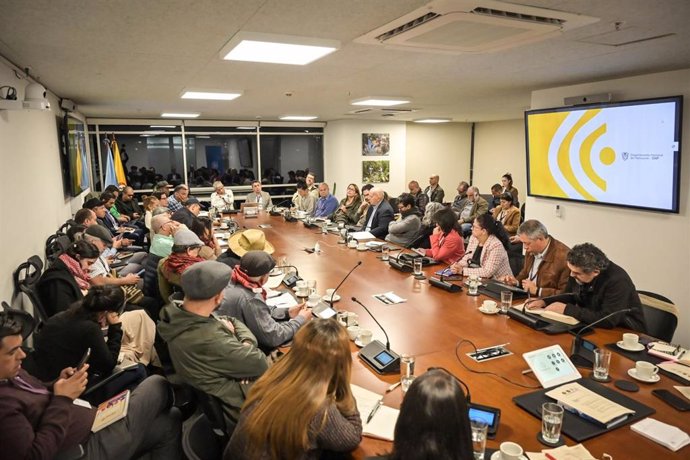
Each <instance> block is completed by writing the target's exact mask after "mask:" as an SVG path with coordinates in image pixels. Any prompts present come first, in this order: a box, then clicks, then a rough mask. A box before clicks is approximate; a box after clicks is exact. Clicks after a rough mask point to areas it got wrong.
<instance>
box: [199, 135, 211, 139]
mask: <svg viewBox="0 0 690 460" xmlns="http://www.w3.org/2000/svg"><path fill="white" fill-rule="evenodd" d="M196 138H197V139H211V136H196Z"/></svg>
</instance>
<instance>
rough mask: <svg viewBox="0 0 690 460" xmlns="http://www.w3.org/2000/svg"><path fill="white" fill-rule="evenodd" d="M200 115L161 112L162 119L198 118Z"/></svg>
mask: <svg viewBox="0 0 690 460" xmlns="http://www.w3.org/2000/svg"><path fill="white" fill-rule="evenodd" d="M199 115H201V114H200V113H179V112H163V113H161V117H163V118H198V117H199Z"/></svg>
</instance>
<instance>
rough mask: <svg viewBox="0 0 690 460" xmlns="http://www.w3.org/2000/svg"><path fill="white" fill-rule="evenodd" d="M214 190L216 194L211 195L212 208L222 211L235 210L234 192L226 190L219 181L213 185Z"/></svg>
mask: <svg viewBox="0 0 690 460" xmlns="http://www.w3.org/2000/svg"><path fill="white" fill-rule="evenodd" d="M213 188H214V190H215V192H213V193H211V207H213V208H216V209H221V210H230V209H235V196H234V195H233V193H232V190H230V189H228V190H226V189H225V186H224V185H223V183H222V182H221V181H219V180H217V181H215V182H214V183H213Z"/></svg>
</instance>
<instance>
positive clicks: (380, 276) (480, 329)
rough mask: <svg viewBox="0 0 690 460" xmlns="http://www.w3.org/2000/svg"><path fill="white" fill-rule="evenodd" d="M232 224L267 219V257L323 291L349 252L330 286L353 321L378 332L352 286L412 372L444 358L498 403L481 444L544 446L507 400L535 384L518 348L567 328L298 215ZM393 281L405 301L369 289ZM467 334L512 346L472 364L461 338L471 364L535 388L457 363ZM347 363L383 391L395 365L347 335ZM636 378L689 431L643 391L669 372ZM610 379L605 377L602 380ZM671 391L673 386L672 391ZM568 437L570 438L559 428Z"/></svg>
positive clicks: (626, 436) (643, 449)
mask: <svg viewBox="0 0 690 460" xmlns="http://www.w3.org/2000/svg"><path fill="white" fill-rule="evenodd" d="M235 219H236V220H237V221H238V223H239V224H240V228H244V227H246V228H259V225H265V224H268V225H270V228H263V229H262V230H263V231H264V232H265V234H266V237H267V239H268V241H270V242H271V243H272V244H273V245H274V246H275V248H276V251H275V253H274V254H273V256H274V257H275V258H276V260H280V259H282V258H283V257H286V258H287V260H288V263H289V264H292V265H296V266H297V267H298V268H299V274H300V276H301V277H302V278H304V279H315V280H316V281H317V291H318V292H319V293H322V294H323V293H325V291H326V289H328V288H335V287H336V286H337V284H338V283H339V282H340V281H341V280H342V278H343V277H344V276H345V275H346V274H347V272H348V271H349V270H350V269H352V267H354V266H355V264H356V263H357V262H358V261H362V262H363V263H362V265H361V266H360V267H359V268H357V269H356V270H355V271H354V272H353V273H352V275H351V276H350V278H349V279H348V280H347V281H346V282H345V284H343V286H342V287H341V288H340V289H339V290H338V294H340V295H341V297H342V300H341V301H340V302H338V303H337V304H336V306H337V309H343V310H348V311H353V312H356V313H357V314H358V315H359V324H360V326H362V327H364V328H367V329H371V330H372V331H373V332H374V338H381V339H383V334H382V333H381V332H380V330H379V328H378V327H377V325H376V323H375V322H374V321H373V320H372V319H371V317H370V316H369V315H368V314H367V313H366V311H364V309H362V308H361V307H360V306H359V305H357V304H356V303H354V302H352V301H351V300H350V298H351V297H352V296H356V297H357V298H358V299H359V300H360V301H361V302H362V303H364V304H365V305H366V306H367V307H368V308H369V309H370V310H371V311H372V313H373V314H374V315H376V318H377V319H378V320H379V322H380V323H381V324H382V325H383V326H384V327H385V328H386V331H387V332H388V335H389V337H390V343H391V349H393V350H394V351H396V352H397V353H399V354H402V353H408V354H412V355H415V356H416V372H415V373H416V374H417V375H420V374H421V373H423V372H424V371H425V370H426V369H427V368H429V367H433V366H437V367H444V368H446V369H447V370H449V371H450V372H452V373H454V374H455V375H456V376H457V377H458V378H460V379H462V380H463V381H464V382H465V383H466V384H467V385H468V386H469V388H470V391H471V395H472V401H473V402H476V403H479V404H485V405H489V406H494V407H499V408H500V409H501V424H500V427H499V429H498V433H497V436H496V439H494V440H489V441H488V443H487V447H489V448H494V449H496V448H498V445H499V444H500V443H501V442H503V441H508V440H510V441H514V442H517V443H519V444H520V445H521V446H522V447H523V448H524V449H525V450H526V451H540V450H541V449H543V448H545V446H543V445H541V444H540V443H539V442H538V441H537V440H536V434H537V433H538V432H539V431H540V430H541V421H540V420H539V419H537V418H535V417H533V416H531V415H530V414H528V413H527V412H525V411H524V410H522V409H521V408H519V407H518V406H517V405H516V404H515V403H513V401H512V398H513V397H515V396H518V395H521V394H524V393H527V392H531V391H536V390H537V389H539V388H540V387H539V382H538V381H537V380H536V379H535V378H534V376H532V375H529V374H528V375H523V374H522V371H523V370H525V369H527V364H526V363H525V361H524V360H523V359H522V356H521V355H522V353H525V352H527V351H531V350H535V349H538V348H542V347H546V346H549V345H552V344H560V345H561V346H562V347H563V349H564V350H566V351H568V350H570V345H571V343H572V339H573V337H572V336H571V335H569V334H560V335H546V334H543V333H540V332H538V331H535V330H533V329H530V328H529V327H527V326H525V325H523V324H521V323H519V322H517V321H514V320H511V319H509V318H508V317H507V316H504V315H485V314H482V313H481V312H479V311H478V310H477V309H478V307H479V306H480V305H481V303H482V302H483V301H484V300H486V299H487V298H486V297H484V296H478V297H471V296H468V295H466V294H465V293H464V292H461V293H449V292H446V291H444V290H441V289H438V288H435V287H432V286H431V285H430V284H429V283H428V281H426V280H422V281H419V280H416V279H415V278H414V277H413V276H411V275H410V274H406V273H402V272H399V271H397V270H395V269H393V268H391V267H390V266H389V265H388V264H387V263H386V262H383V261H381V260H379V259H378V258H377V256H378V255H380V254H377V253H374V252H370V251H358V250H356V249H349V248H347V247H346V246H345V245H342V244H338V240H339V236H337V235H334V234H327V235H324V234H321V233H320V231H318V230H317V229H313V228H312V229H309V228H306V227H305V226H304V225H303V224H302V223H301V222H296V223H294V222H293V223H289V222H285V221H284V219H283V218H282V217H272V216H269V215H268V213H265V212H262V213H261V215H260V216H259V217H258V218H252V219H246V220H245V219H243V217H242V216H235ZM317 241H318V242H319V244H320V246H321V253H319V254H316V253H314V254H309V253H307V252H306V251H304V249H305V248H312V247H313V246H314V243H315V242H317ZM438 269H439V267H438V266H436V267H429V268H428V269H426V270H425V272H426V274H427V276H429V275H430V274H432V273H433V271H436V270H438ZM387 291H393V292H395V293H396V294H397V295H399V296H401V297H403V298H405V299H407V302H405V303H402V304H397V305H384V304H383V303H381V302H380V301H378V300H376V299H374V298H373V297H372V296H373V295H374V294H378V293H382V292H387ZM623 332H626V331H625V330H622V329H614V330H604V329H597V331H596V333H595V334H592V335H590V336H588V337H587V338H588V340H591V341H593V342H595V343H596V344H597V345H599V346H603V345H604V344H607V343H612V342H616V341H618V340H620V339H621V334H622V333H623ZM461 339H465V340H470V341H472V342H473V343H474V344H475V345H476V346H477V348H482V347H487V346H492V345H497V344H502V343H510V345H508V348H509V349H510V350H511V351H512V352H513V353H514V354H513V355H511V356H508V357H504V358H500V359H496V360H491V361H488V362H485V363H481V364H477V363H474V362H473V361H471V360H470V359H469V358H468V357H466V356H465V353H467V352H470V351H472V348H471V346H470V345H463V346H461V347H460V350H459V353H460V355H461V357H462V358H463V363H465V364H466V365H467V366H468V367H470V368H471V369H476V370H478V371H490V372H494V373H496V374H499V375H501V376H504V377H506V378H508V379H510V380H512V381H514V382H517V383H520V384H522V385H527V386H532V387H534V389H527V388H522V387H520V386H517V385H514V384H511V383H508V382H505V381H504V380H502V379H500V378H497V377H495V376H490V375H479V374H476V373H472V372H470V371H468V370H467V369H465V367H463V366H462V365H461V364H460V363H459V362H458V359H457V358H456V354H455V350H456V344H457V343H458V342H459V341H460V340H461ZM352 351H353V361H354V365H353V373H352V382H353V383H355V384H357V385H360V386H362V387H364V388H367V389H369V390H372V391H375V392H377V393H380V394H383V393H384V392H385V390H386V389H387V388H388V386H389V385H391V384H392V383H395V382H397V381H398V380H399V376H398V375H385V376H382V375H378V374H376V373H375V372H373V371H372V370H371V369H370V368H368V367H367V366H366V365H364V364H363V363H362V362H361V361H360V360H359V359H358V358H357V355H356V353H357V351H358V349H357V347H356V346H355V345H354V344H352ZM634 365H635V364H634V362H633V361H631V360H629V359H627V358H625V357H623V356H621V355H619V354H616V353H613V356H612V358H611V376H612V377H613V380H614V381H615V380H618V379H626V380H632V378H630V377H629V376H628V375H627V370H628V369H630V368H631V367H634ZM590 372H591V370H590V369H581V373H582V374H583V376H588V375H589V374H590ZM636 383H638V385H639V386H640V391H639V392H638V393H625V394H626V395H628V396H629V397H631V398H634V399H636V400H638V401H640V402H642V403H644V404H646V405H648V406H651V407H653V408H654V409H656V413H655V414H654V415H653V417H654V418H655V419H657V420H660V421H662V422H665V423H669V424H672V425H675V426H678V427H679V428H681V429H682V430H684V431H686V432H688V433H690V417H689V416H688V415H687V414H684V413H682V412H679V411H676V410H675V409H673V408H671V407H670V406H668V405H667V404H666V403H664V402H662V401H661V400H659V399H658V398H656V397H655V396H653V395H652V394H651V390H653V389H655V388H667V389H671V390H672V391H674V392H676V390H674V389H673V385H679V383H678V382H675V381H674V380H671V379H669V378H668V377H665V376H662V377H661V381H660V382H659V383H656V384H653V385H650V384H645V383H641V382H636ZM605 385H606V386H608V387H610V388H614V386H613V382H612V383H608V384H605ZM676 393H677V392H676ZM401 400H402V393H401V391H400V388H399V387H398V389H396V390H395V391H393V392H391V393H389V394H387V395H385V396H384V404H386V405H389V406H391V407H399V406H400V403H401ZM566 441H567V444H568V445H574V444H575V442H574V441H573V440H572V439H570V438H567V437H566ZM391 445H392V444H391V443H389V442H385V441H381V440H377V439H373V438H368V437H365V438H364V440H363V441H362V443H361V444H360V446H359V448H358V449H357V450H356V451H355V453H354V457H355V458H364V457H366V456H370V455H376V454H381V453H385V452H388V451H390V449H391ZM584 445H585V446H586V447H587V448H588V449H589V451H590V452H591V453H592V455H594V456H595V457H597V458H601V457H602V454H603V453H608V454H610V455H612V456H613V458H614V459H615V460H623V459H658V458H678V459H681V458H688V455H690V450H689V449H690V448H688V447H686V448H684V449H682V450H681V451H679V452H676V453H674V452H671V451H670V450H668V449H666V448H665V447H662V446H661V445H659V444H656V443H655V442H652V441H650V440H648V439H646V438H644V437H642V436H640V435H638V434H637V433H634V432H632V431H631V430H630V427H629V425H626V426H622V427H619V428H617V429H614V430H613V431H611V432H609V433H606V434H605V435H602V436H598V437H596V438H593V439H590V440H588V441H585V442H584Z"/></svg>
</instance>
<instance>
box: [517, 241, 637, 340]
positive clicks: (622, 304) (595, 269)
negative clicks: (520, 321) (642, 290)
mask: <svg viewBox="0 0 690 460" xmlns="http://www.w3.org/2000/svg"><path fill="white" fill-rule="evenodd" d="M566 263H567V264H568V269H569V270H570V279H569V280H568V284H567V285H566V287H565V294H560V295H555V296H551V297H545V298H543V299H534V300H531V301H527V302H525V306H526V307H527V308H528V309H533V308H545V309H546V310H550V311H555V312H556V313H563V314H565V315H569V316H572V317H574V318H576V319H578V320H579V321H580V322H582V323H584V324H590V323H593V322H595V321H598V320H601V319H603V318H604V317H606V316H608V315H610V314H612V313H616V312H620V314H617V315H612V316H611V317H610V318H607V319H606V320H604V321H602V322H601V323H599V324H597V326H599V327H605V328H612V327H618V326H620V327H625V328H628V329H632V330H634V331H638V332H645V329H646V328H645V322H644V316H643V313H642V304H641V302H640V297H639V296H638V295H637V290H636V289H635V285H634V284H633V282H632V280H631V279H630V276H628V274H627V273H626V272H625V270H623V269H622V268H621V267H619V266H618V265H616V264H614V263H613V262H611V261H610V260H609V259H608V257H606V254H604V253H603V252H602V250H601V249H599V248H597V247H596V246H594V245H593V244H591V243H583V244H578V245H575V246H573V248H572V249H571V250H570V252H568V256H567V261H566ZM627 310H630V311H627ZM624 311H625V313H623V312H624Z"/></svg>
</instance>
